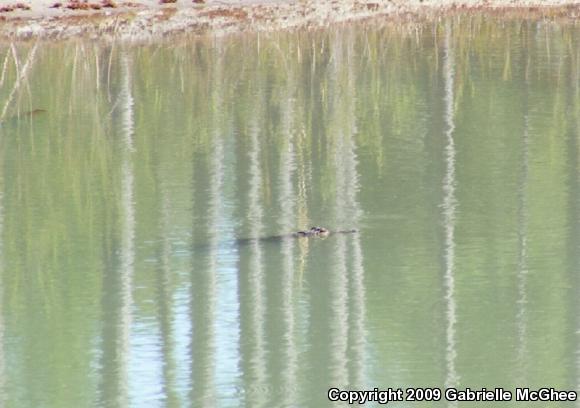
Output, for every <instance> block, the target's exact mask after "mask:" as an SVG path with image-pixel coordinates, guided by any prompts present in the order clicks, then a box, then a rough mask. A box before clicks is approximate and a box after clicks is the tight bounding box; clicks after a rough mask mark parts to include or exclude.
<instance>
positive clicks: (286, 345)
mask: <svg viewBox="0 0 580 408" xmlns="http://www.w3.org/2000/svg"><path fill="white" fill-rule="evenodd" d="M285 67H286V74H287V79H286V81H287V82H286V88H285V89H284V93H283V95H281V97H282V98H284V100H285V103H284V104H282V112H281V114H282V129H281V136H282V138H283V140H282V141H281V145H282V152H281V157H280V175H279V178H278V180H279V181H278V182H279V184H280V196H279V198H278V205H279V206H280V210H281V216H280V219H279V220H278V225H279V226H280V233H281V234H285V233H287V231H291V230H292V229H293V225H294V220H295V204H296V198H295V196H296V195H295V193H294V186H293V184H292V178H293V177H294V172H295V170H296V164H295V151H294V145H295V140H294V139H295V133H296V132H295V130H294V127H293V125H294V104H295V98H296V95H295V93H296V88H297V83H296V78H295V75H296V74H295V72H294V71H293V69H292V68H291V66H290V64H286V65H285ZM281 245H282V276H281V279H280V285H281V291H282V298H281V304H280V311H281V315H282V330H283V338H282V341H283V348H282V350H283V353H284V356H283V357H284V359H283V361H284V363H283V367H282V372H281V373H280V374H281V379H282V384H283V386H284V389H283V391H282V395H283V396H284V398H283V405H284V406H286V405H288V404H290V403H292V401H296V398H295V395H296V393H295V390H296V368H297V356H296V344H295V328H294V309H293V300H294V290H293V289H294V286H293V279H292V278H293V276H294V239H284V240H283V241H282V243H281Z"/></svg>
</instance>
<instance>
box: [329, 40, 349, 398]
mask: <svg viewBox="0 0 580 408" xmlns="http://www.w3.org/2000/svg"><path fill="white" fill-rule="evenodd" d="M351 34H352V33H351V32H349V33H344V34H343V33H341V34H337V35H334V36H333V38H332V40H331V44H330V47H331V55H332V64H331V66H330V68H329V71H330V72H329V76H330V78H329V82H330V84H331V87H330V89H331V90H332V92H333V95H332V100H331V103H332V113H331V117H330V123H331V128H334V129H333V130H332V131H331V139H330V140H329V142H330V143H333V146H332V147H331V149H333V150H334V151H333V152H332V153H333V155H332V156H331V157H332V160H333V163H332V165H333V167H334V172H335V175H334V177H335V189H334V194H335V201H334V209H333V210H334V223H335V224H336V225H340V224H342V223H343V222H344V220H345V218H346V215H347V214H346V208H345V207H346V203H345V197H344V194H345V191H346V189H347V186H346V181H345V170H346V169H345V167H344V165H343V161H344V155H345V153H346V152H345V142H344V139H345V133H347V132H350V131H351V129H350V126H349V125H350V123H351V120H352V116H351V109H350V106H349V104H350V103H351V99H352V94H351V91H352V89H351V87H350V83H349V82H350V81H349V80H350V78H348V76H349V75H351V74H352V73H351V72H350V71H349V70H348V69H345V64H348V62H349V59H350V57H351V56H350V48H351V47H350V45H351V44H350V43H351V41H352V35H351ZM343 38H344V39H345V42H346V45H343V42H342V40H343ZM345 48H347V50H345ZM344 54H346V57H345V55H344ZM341 75H346V76H347V78H346V81H345V82H346V84H347V86H346V87H345V88H342V86H341V85H342V84H343V78H341ZM345 125H346V126H347V128H345ZM333 252H334V255H333V260H334V262H333V266H332V268H331V277H330V279H329V289H330V303H331V308H330V313H331V318H330V338H331V339H332V343H331V347H330V370H331V376H330V384H331V385H332V386H333V387H334V386H337V387H340V388H346V387H347V386H348V372H347V354H346V353H347V348H348V307H347V305H348V295H347V265H346V262H347V261H346V237H345V236H344V235H338V236H336V239H335V241H334V250H333Z"/></svg>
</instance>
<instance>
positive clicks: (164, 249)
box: [156, 166, 178, 407]
mask: <svg viewBox="0 0 580 408" xmlns="http://www.w3.org/2000/svg"><path fill="white" fill-rule="evenodd" d="M156 169H157V171H158V166H156ZM158 178H159V176H158ZM158 185H159V187H158V191H159V198H160V200H161V214H160V217H159V219H160V226H159V230H160V246H161V248H160V250H159V254H158V259H159V265H158V266H157V295H158V307H159V326H160V330H161V351H162V355H163V364H162V366H163V373H162V375H163V378H162V385H163V394H164V396H165V398H166V405H167V406H168V407H174V406H178V399H177V394H176V392H175V361H174V359H173V349H174V348H173V338H172V335H171V333H172V329H173V327H172V324H171V322H172V319H171V313H172V311H173V307H172V306H173V305H172V302H171V292H172V288H171V276H170V272H171V269H170V265H169V262H170V256H171V243H170V240H169V230H170V228H169V214H170V201H169V197H168V194H167V190H166V187H165V186H164V183H163V181H161V180H160V181H159V182H158Z"/></svg>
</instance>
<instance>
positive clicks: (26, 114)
mask: <svg viewBox="0 0 580 408" xmlns="http://www.w3.org/2000/svg"><path fill="white" fill-rule="evenodd" d="M45 112H46V110H45V109H34V110H31V111H27V112H23V113H19V114H16V115H12V116H10V117H8V118H6V119H4V120H0V124H2V123H6V122H10V121H13V120H19V119H24V118H27V117H31V116H36V115H38V114H39V113H45Z"/></svg>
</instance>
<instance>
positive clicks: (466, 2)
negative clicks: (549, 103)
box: [0, 0, 580, 41]
mask: <svg viewBox="0 0 580 408" xmlns="http://www.w3.org/2000/svg"><path fill="white" fill-rule="evenodd" d="M481 9H485V10H487V11H490V12H493V11H494V10H495V11H496V12H502V13H503V12H509V11H510V10H512V11H513V10H518V11H520V12H521V11H525V12H529V13H535V14H536V17H540V18H541V17H550V18H556V17H562V18H570V19H577V18H578V17H579V16H580V0H575V1H571V0H455V1H452V0H288V1H283V0H222V1H219V0H158V1H150V0H138V1H135V0H131V1H120V0H119V1H118V0H32V1H31V0H29V1H26V0H21V1H19V0H16V1H11V0H0V37H1V38H3V39H4V40H17V39H18V40H26V39H35V38H48V39H59V38H71V37H88V38H99V39H104V40H107V39H113V38H115V39H123V40H131V41H146V40H148V39H154V38H157V37H163V36H167V35H171V34H177V33H182V32H189V33H203V32H208V31H211V32H212V33H215V34H223V33H229V32H236V31H244V30H252V31H265V30H278V29H286V28H296V27H321V26H325V25H327V24H330V23H337V22H343V21H348V20H357V19H364V18H369V17H373V16H394V17H396V16H401V15H407V16H408V15H409V14H411V15H426V14H434V13H442V12H447V11H453V10H462V11H469V10H481Z"/></svg>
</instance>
